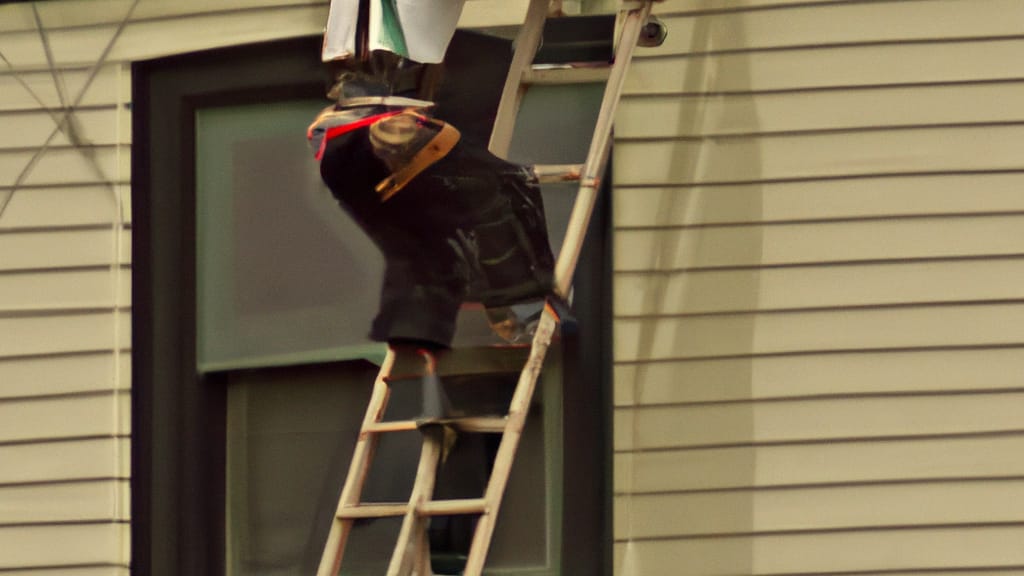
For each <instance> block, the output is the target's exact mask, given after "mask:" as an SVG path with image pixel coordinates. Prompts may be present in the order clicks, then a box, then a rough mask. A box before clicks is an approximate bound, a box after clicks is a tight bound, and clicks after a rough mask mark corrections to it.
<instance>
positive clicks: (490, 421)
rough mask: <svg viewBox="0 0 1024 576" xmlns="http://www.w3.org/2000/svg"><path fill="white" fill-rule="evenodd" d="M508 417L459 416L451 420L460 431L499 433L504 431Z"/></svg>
mask: <svg viewBox="0 0 1024 576" xmlns="http://www.w3.org/2000/svg"><path fill="white" fill-rule="evenodd" d="M507 423H508V418H505V417H504V416H472V417H469V418H459V419H458V420H455V421H453V422H452V425H453V426H455V429H456V430H459V431H461V432H481V433H492V434H496V433H500V432H504V431H505V425H506V424H507Z"/></svg>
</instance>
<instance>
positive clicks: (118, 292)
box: [0, 268, 132, 388]
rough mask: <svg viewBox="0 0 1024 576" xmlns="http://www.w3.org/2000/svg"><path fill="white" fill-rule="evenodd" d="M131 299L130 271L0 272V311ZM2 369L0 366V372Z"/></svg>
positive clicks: (124, 303) (102, 304)
mask: <svg viewBox="0 0 1024 576" xmlns="http://www.w3.org/2000/svg"><path fill="white" fill-rule="evenodd" d="M115 299H116V301H115ZM131 302H132V290H131V271H130V270H120V269H116V270H112V269H110V268H107V269H91V270H90V269H86V270H66V271H55V272H36V273H31V272H28V273H22V274H0V313H3V312H9V311H32V310H43V311H45V310H50V309H59V308H65V309H66V308H103V307H114V306H120V307H129V306H131ZM2 371H3V368H0V373H2ZM0 388H3V386H2V385H0Z"/></svg>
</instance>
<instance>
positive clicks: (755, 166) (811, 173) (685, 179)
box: [613, 125, 1024, 186]
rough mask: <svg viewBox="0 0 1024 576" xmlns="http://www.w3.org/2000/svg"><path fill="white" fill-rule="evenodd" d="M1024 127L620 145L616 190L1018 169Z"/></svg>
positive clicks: (934, 129) (640, 142)
mask: <svg viewBox="0 0 1024 576" xmlns="http://www.w3.org/2000/svg"><path fill="white" fill-rule="evenodd" d="M1022 139H1024V126H1020V125H1007V126H986V127H978V126H970V127H958V128H951V129H937V128H916V129H907V130H881V131H873V132H854V133H845V134H832V133H815V134H795V135H784V136H760V137H736V138H731V137H730V138H709V139H706V140H701V141H691V140H655V141H626V142H622V141H620V142H619V143H618V144H617V146H616V149H615V157H614V160H613V163H614V170H615V172H614V178H615V183H616V185H618V186H634V185H673V184H676V185H677V184H694V183H708V182H718V183H730V182H732V183H739V182H742V183H749V182H758V181H765V180H784V179H808V178H836V177H853V176H859V177H864V176H872V175H891V174H916V173H922V172H926V173H927V172H958V171H993V170H1014V169H1020V168H1021V167H1022V166H1024V164H1022V161H1021V158H1020V156H1019V155H1016V154H1015V146H1016V145H1017V144H1018V143H1019V142H1021V140H1022Z"/></svg>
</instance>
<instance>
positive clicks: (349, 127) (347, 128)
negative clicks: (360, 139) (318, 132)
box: [316, 110, 402, 160]
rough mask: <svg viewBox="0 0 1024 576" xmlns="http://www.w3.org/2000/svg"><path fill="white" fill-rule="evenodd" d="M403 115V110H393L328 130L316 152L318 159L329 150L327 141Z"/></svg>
mask: <svg viewBox="0 0 1024 576" xmlns="http://www.w3.org/2000/svg"><path fill="white" fill-rule="evenodd" d="M401 113H402V111H401V110H392V111H390V112H383V113H381V114H374V115H373V116H367V117H366V118H361V119H359V120H356V121H355V122H350V123H348V124H342V125H340V126H332V127H330V128H328V129H327V132H326V133H325V134H324V139H323V140H321V141H320V149H319V150H317V152H316V159H317V160H319V159H320V158H321V157H322V156H323V155H324V149H325V148H327V141H328V140H330V139H331V138H336V137H338V136H341V135H342V134H345V133H347V132H351V131H353V130H358V129H359V128H363V127H365V126H369V125H370V124H374V123H376V122H377V121H379V120H383V119H385V118H390V117H391V116H395V115H397V114H401Z"/></svg>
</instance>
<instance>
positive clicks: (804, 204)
mask: <svg viewBox="0 0 1024 576" xmlns="http://www.w3.org/2000/svg"><path fill="white" fill-rule="evenodd" d="M1021 190H1024V172H1011V173H988V174H985V173H976V174H960V175H956V174H943V175H911V176H897V177H886V176H881V177H869V178H855V179H845V180H844V179H839V180H812V181H796V182H764V183H756V184H730V185H719V186H702V185H692V186H675V187H653V188H637V187H633V188H630V187H626V186H619V187H617V188H616V190H615V193H614V194H613V201H614V218H615V226H616V227H619V228H628V227H643V226H692V225H707V224H724V223H756V222H780V221H798V220H825V219H854V218H882V217H893V216H901V215H927V214H961V215H970V214H972V213H986V214H992V213H996V212H1020V211H1024V194H1021V193H1020V191H1021Z"/></svg>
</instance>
